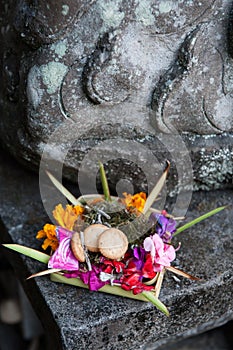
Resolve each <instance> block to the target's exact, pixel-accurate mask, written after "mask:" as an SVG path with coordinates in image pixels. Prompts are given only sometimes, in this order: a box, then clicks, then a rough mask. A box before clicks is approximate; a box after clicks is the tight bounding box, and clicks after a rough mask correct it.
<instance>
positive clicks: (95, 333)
mask: <svg viewBox="0 0 233 350" xmlns="http://www.w3.org/2000/svg"><path fill="white" fill-rule="evenodd" d="M1 163H2V164H3V166H1V169H0V177H1V181H0V184H1V188H0V191H1V198H4V200H3V201H2V203H1V229H0V239H1V242H8V243H9V242H11V241H13V242H15V243H19V244H24V245H27V246H30V247H34V248H35V249H38V248H39V246H40V242H38V241H37V240H36V239H35V234H36V232H37V231H38V230H39V229H41V227H42V226H43V224H44V223H45V222H46V221H47V220H48V218H47V214H46V212H45V211H44V209H43V205H42V202H41V198H40V193H39V190H38V177H37V176H36V175H35V174H33V173H30V172H26V171H25V170H23V169H22V168H20V167H19V165H18V164H17V163H15V162H14V161H13V160H11V159H7V158H6V157H4V156H2V155H1ZM86 185H87V186H88V183H87V184H86ZM48 192H49V185H48ZM232 194H233V193H232V190H230V189H229V190H225V191H214V192H199V193H195V194H193V200H192V203H191V206H190V210H189V212H188V215H187V217H188V220H190V219H193V218H195V217H197V216H199V215H200V214H202V213H204V212H206V211H208V210H211V209H213V208H215V207H217V206H219V205H223V204H231V206H230V207H229V208H228V209H226V210H225V211H223V212H222V213H220V214H218V215H216V216H215V217H212V218H211V219H209V220H207V221H205V222H203V223H200V224H199V225H198V226H196V227H195V228H192V229H190V230H189V231H187V232H186V233H183V234H182V235H180V236H179V239H177V242H176V243H177V245H178V242H179V241H181V242H182V247H181V250H180V251H179V252H178V253H177V259H176V262H175V265H176V266H178V267H179V268H181V269H183V270H185V271H187V272H190V273H192V274H194V275H196V276H198V277H201V278H202V279H203V281H202V282H200V283H197V282H190V281H189V280H183V279H180V280H179V281H178V280H174V278H173V277H172V275H170V274H168V273H167V276H166V279H165V281H164V286H163V290H162V293H161V300H162V301H163V302H164V303H165V304H166V305H167V306H168V308H169V310H170V312H171V317H170V318H169V319H168V318H166V317H165V316H163V315H161V314H160V313H159V312H158V311H157V310H156V309H155V308H154V307H153V306H152V305H150V304H149V303H144V302H138V301H134V300H130V299H124V298H120V297H117V296H111V295H107V294H104V293H91V292H89V291H87V290H83V289H79V288H75V287H70V286H68V285H64V284H57V283H53V282H51V281H49V278H48V277H42V278H37V279H34V280H29V281H26V277H28V276H29V275H30V274H31V273H35V272H38V271H40V270H42V269H43V268H44V266H43V264H41V263H39V262H35V261H33V260H32V259H30V258H26V257H23V256H21V255H20V254H17V253H14V252H10V251H8V250H6V249H3V248H1V249H2V251H4V253H5V254H6V256H7V258H8V259H9V260H10V262H11V263H12V265H13V266H14V269H15V271H16V274H17V276H18V277H19V279H20V280H21V283H22V285H23V287H24V289H25V291H26V293H27V295H28V297H29V299H30V301H31V302H32V305H33V307H34V309H35V310H36V312H37V314H38V316H39V318H40V320H41V322H42V324H43V326H44V329H45V331H46V332H47V333H48V335H49V340H50V342H51V343H50V348H52V349H67V350H68V349H69V350H72V349H77V348H79V349H94V348H95V349H102V348H103V347H104V348H105V349H111V350H113V349H119V348H125V349H126V348H127V349H132V350H133V349H140V348H141V349H143V348H144V349H145V348H146V347H147V348H148V347H149V346H152V345H153V349H156V348H158V347H159V346H161V345H163V344H166V343H167V342H168V341H169V342H170V341H172V340H179V339H182V338H184V337H187V336H191V335H194V334H197V333H200V332H204V331H206V330H208V329H211V328H214V327H217V326H219V325H221V324H224V323H226V322H227V321H228V320H230V319H232V318H233V301H232V286H233V275H232V251H233V250H232V249H233V246H232V243H233V242H232V214H233V213H232V198H233V197H232ZM58 198H59V197H58Z"/></svg>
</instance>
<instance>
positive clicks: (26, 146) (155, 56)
mask: <svg viewBox="0 0 233 350" xmlns="http://www.w3.org/2000/svg"><path fill="white" fill-rule="evenodd" d="M0 2H1V42H2V45H1V48H0V57H1V58H0V59H1V66H2V76H1V94H0V98H1V119H0V138H1V142H2V144H3V145H4V146H5V147H7V148H8V149H9V150H10V151H11V153H13V154H14V155H15V156H16V157H17V158H18V159H20V160H21V161H23V162H26V163H28V162H29V164H30V166H31V167H33V166H35V167H37V166H38V164H39V162H40V157H41V154H42V152H43V149H44V147H45V145H46V144H47V143H48V142H49V141H48V140H49V138H50V136H51V135H52V134H53V133H54V131H56V129H57V128H59V127H60V126H61V125H62V124H63V123H64V122H66V123H67V121H73V124H74V125H75V127H77V128H78V130H79V135H77V140H76V141H75V142H74V140H73V139H74V135H73V134H74V129H73V127H72V125H73V124H72V123H71V124H69V125H70V127H68V128H66V129H65V130H66V138H65V139H64V141H63V140H62V138H61V139H60V151H61V149H62V147H63V143H64V145H65V144H66V145H67V142H68V141H67V140H69V135H70V139H71V138H72V140H73V141H72V143H70V145H69V152H68V153H67V156H66V158H65V160H64V165H65V173H66V176H68V177H70V178H71V177H72V174H73V170H75V169H77V168H78V167H79V164H80V162H81V161H82V159H83V157H84V155H85V154H86V153H87V152H88V151H89V150H90V149H91V147H93V146H94V145H96V144H98V142H99V141H100V140H103V139H109V138H112V137H117V136H119V135H121V136H122V135H123V136H124V137H125V138H130V139H134V140H137V141H138V142H142V143H144V144H145V143H146V142H147V143H148V142H149V147H150V148H151V150H152V151H153V152H157V153H159V152H160V151H158V148H159V146H158V144H157V143H156V142H155V141H154V139H155V138H156V135H157V134H159V133H165V134H169V133H171V134H174V133H177V134H181V135H182V137H183V139H184V141H185V142H186V145H187V147H188V149H189V150H190V152H191V153H192V154H194V155H192V157H193V159H192V160H193V164H194V175H195V180H196V188H204V189H205V188H208V189H209V188H218V187H221V186H223V184H225V183H230V182H231V178H232V172H233V170H232V169H233V160H232V158H233V157H232V144H233V138H232V133H233V114H232V111H233V78H232V76H233V40H232V30H233V28H232V15H231V7H232V1H230V0H229V1H226V0H211V1H207V0H201V1H200V0H187V1H184V0H179V1H175V0H156V1H155V0H140V1H139V0H128V1H123V0H89V1H83V0H78V1H77V0H66V1H60V0H56V1H55V0H49V1H46V2H45V1H42V0H39V1H34V0H18V1H13V0H8V1H4V0H1V1H0ZM151 126H152V131H151V134H152V138H151V140H150V141H148V140H146V138H147V136H148V133H147V130H151ZM81 130H83V132H82V131H81ZM76 132H77V130H76ZM71 136H72V137H71ZM50 157H51V158H52V159H54V160H57V161H59V152H58V151H57V150H56V151H55V150H51V152H50ZM158 157H159V156H158ZM119 158H123V157H122V155H121V154H120V152H119ZM163 158H164V156H163V155H160V160H161V161H162V159H163ZM211 164H212V168H211ZM211 169H212V170H211ZM126 172H127V170H126ZM207 178H208V179H207Z"/></svg>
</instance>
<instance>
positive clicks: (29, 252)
mask: <svg viewBox="0 0 233 350" xmlns="http://www.w3.org/2000/svg"><path fill="white" fill-rule="evenodd" d="M3 246H4V247H6V248H9V249H11V250H14V251H16V252H18V253H21V254H23V255H26V256H29V257H30V258H32V259H35V260H38V261H40V262H42V263H45V264H47V263H48V261H49V258H50V256H49V255H48V254H45V253H42V252H39V251H38V250H35V249H32V248H28V247H24V246H23V245H20V244H3Z"/></svg>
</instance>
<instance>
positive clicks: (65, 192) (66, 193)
mask: <svg viewBox="0 0 233 350" xmlns="http://www.w3.org/2000/svg"><path fill="white" fill-rule="evenodd" d="M46 174H47V175H48V177H49V178H50V180H51V181H52V183H53V184H54V186H55V187H56V188H57V189H58V190H59V191H60V192H61V193H62V194H63V196H64V197H66V198H67V199H68V200H69V201H70V203H72V204H73V205H80V206H83V205H82V203H81V202H80V201H79V200H78V199H76V198H75V197H74V196H73V195H72V193H70V192H69V191H68V190H67V189H66V188H65V187H64V186H63V185H62V184H61V183H60V182H59V181H58V180H57V179H56V178H55V177H54V176H53V175H52V174H51V173H50V172H49V171H46Z"/></svg>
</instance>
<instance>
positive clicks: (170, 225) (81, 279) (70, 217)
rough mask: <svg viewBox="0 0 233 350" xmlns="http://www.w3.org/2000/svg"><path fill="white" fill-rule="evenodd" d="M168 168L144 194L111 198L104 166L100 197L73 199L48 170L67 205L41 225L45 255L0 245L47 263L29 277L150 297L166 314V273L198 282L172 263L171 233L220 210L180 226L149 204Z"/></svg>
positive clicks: (40, 237)
mask: <svg viewBox="0 0 233 350" xmlns="http://www.w3.org/2000/svg"><path fill="white" fill-rule="evenodd" d="M168 170H169V162H167V166H166V169H165V171H164V173H163V174H162V176H161V178H160V179H159V181H158V183H157V184H156V186H155V187H154V189H153V190H152V192H151V193H150V194H149V196H148V198H147V197H146V194H145V193H143V192H140V193H137V194H135V195H131V194H127V193H123V196H122V198H118V197H111V196H110V192H109V187H108V183H107V179H106V175H105V171H104V167H103V165H102V164H101V163H100V175H101V181H102V187H103V192H104V195H103V196H102V195H87V196H85V195H84V196H82V197H80V198H78V199H76V198H75V197H74V196H73V195H72V194H71V193H70V192H69V191H68V190H67V189H66V188H64V187H63V185H62V184H61V183H59V182H58V181H57V180H56V179H55V178H54V177H53V176H52V175H51V174H50V173H48V176H49V177H50V179H51V181H52V182H53V184H54V185H55V186H56V187H57V188H58V189H59V190H60V191H61V192H62V193H63V194H64V196H65V197H66V198H67V199H68V200H69V202H70V203H71V204H67V205H66V207H65V208H63V207H62V205H61V204H58V205H57V206H56V207H55V209H54V211H53V216H54V219H55V220H56V223H57V224H56V225H53V224H48V223H47V224H45V226H44V227H43V229H42V230H40V231H39V232H38V233H37V236H36V238H38V239H44V241H43V244H42V248H43V249H44V250H49V249H50V255H48V254H45V253H42V252H40V251H36V250H34V249H32V248H29V247H24V246H20V245H17V244H4V246H5V247H8V248H10V249H13V250H15V251H17V252H19V253H22V254H24V255H27V256H30V257H31V258H34V259H36V260H38V261H41V262H43V263H45V264H47V266H48V268H47V269H46V270H45V271H42V272H38V273H36V274H34V275H32V276H30V277H29V278H32V277H37V276H42V275H46V274H50V276H51V280H52V281H55V282H63V283H68V284H71V285H75V286H80V287H84V288H89V289H90V290H91V291H103V292H107V293H112V294H116V295H120V296H124V297H129V298H134V299H138V300H143V301H150V302H151V303H153V304H154V305H155V306H156V307H157V308H158V309H159V310H160V311H162V312H163V313H164V314H166V315H167V316H168V315H169V311H168V309H167V307H166V306H165V305H164V304H163V303H162V302H161V301H160V300H159V294H160V290H161V286H162V282H163V277H164V274H165V272H166V271H169V272H172V273H175V274H178V275H180V276H183V277H186V278H189V279H193V280H198V278H196V277H194V276H192V275H190V274H188V273H186V272H183V271H181V270H179V269H177V268H175V267H173V266H172V265H171V263H172V262H173V261H174V260H175V258H176V253H177V251H178V250H179V248H180V244H179V245H178V246H177V247H174V246H173V245H172V240H173V237H175V236H176V235H178V234H179V233H181V232H182V231H184V230H186V229H187V228H189V227H191V226H192V225H194V224H196V223H198V222H200V221H202V220H204V219H206V218H208V217H210V216H211V215H213V214H215V213H217V212H219V211H221V210H222V209H224V208H225V207H220V208H217V209H215V210H212V211H211V212H209V213H207V214H205V215H202V216H201V217H199V218H197V219H195V220H193V221H191V222H189V223H188V224H185V225H183V226H179V225H178V224H177V222H178V220H180V219H182V218H174V217H172V216H171V215H169V214H168V213H167V212H166V211H165V210H162V211H158V210H156V209H154V208H153V207H152V205H153V203H154V202H155V200H156V199H157V197H158V195H159V193H160V191H161V189H162V187H163V185H164V183H165V180H166V176H167V173H168Z"/></svg>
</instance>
